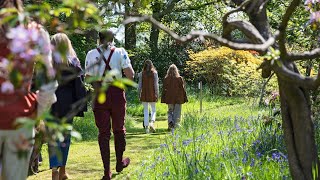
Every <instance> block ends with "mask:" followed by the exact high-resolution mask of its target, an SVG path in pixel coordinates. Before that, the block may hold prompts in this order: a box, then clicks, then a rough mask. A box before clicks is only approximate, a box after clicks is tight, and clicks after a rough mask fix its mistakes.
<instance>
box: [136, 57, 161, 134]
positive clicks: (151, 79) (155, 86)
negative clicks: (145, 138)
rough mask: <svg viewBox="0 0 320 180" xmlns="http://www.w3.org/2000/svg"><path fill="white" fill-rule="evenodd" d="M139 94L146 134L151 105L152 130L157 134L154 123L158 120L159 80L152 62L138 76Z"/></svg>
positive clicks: (148, 62)
mask: <svg viewBox="0 0 320 180" xmlns="http://www.w3.org/2000/svg"><path fill="white" fill-rule="evenodd" d="M138 77H139V83H138V85H139V86H138V93H139V98H140V101H141V102H142V105H143V114H144V120H143V126H144V128H145V130H146V133H147V134H148V133H149V104H150V106H151V122H150V130H151V132H153V133H154V132H155V131H156V130H155V128H154V122H155V120H156V102H157V101H158V97H159V78H158V73H157V71H156V69H155V67H154V66H153V63H152V61H150V60H146V61H145V62H144V65H143V69H142V72H140V73H139V74H138Z"/></svg>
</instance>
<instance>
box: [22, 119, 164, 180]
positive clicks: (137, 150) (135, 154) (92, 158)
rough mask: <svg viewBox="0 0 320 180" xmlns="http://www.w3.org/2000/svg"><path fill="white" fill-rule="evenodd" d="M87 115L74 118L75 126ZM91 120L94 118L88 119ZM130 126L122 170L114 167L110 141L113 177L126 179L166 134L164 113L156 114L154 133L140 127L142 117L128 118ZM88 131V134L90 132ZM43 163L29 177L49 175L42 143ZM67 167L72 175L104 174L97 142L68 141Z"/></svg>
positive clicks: (86, 136) (84, 176)
mask: <svg viewBox="0 0 320 180" xmlns="http://www.w3.org/2000/svg"><path fill="white" fill-rule="evenodd" d="M87 116H89V117H90V116H92V114H91V113H87V114H86V117H87ZM88 120H89V119H85V120H84V119H76V121H75V126H76V127H77V124H78V123H82V122H81V121H88ZM90 120H92V121H94V120H93V119H90ZM130 121H131V123H130V125H131V127H130V128H128V132H127V147H126V151H125V154H124V156H125V157H130V159H131V164H130V166H129V167H128V168H126V169H124V171H123V172H121V173H117V172H116V171H115V165H116V163H115V152H114V144H113V140H112V142H111V143H110V144H111V145H110V148H111V171H112V172H113V173H114V174H113V177H114V179H125V178H126V177H130V174H131V173H132V172H133V171H134V169H135V167H137V166H138V164H139V163H141V160H142V159H144V158H145V157H146V156H149V155H151V154H152V153H153V150H154V149H155V148H157V147H159V145H160V144H161V143H163V139H164V136H166V134H167V131H166V130H167V122H166V118H165V117H159V118H157V122H156V124H155V127H156V129H157V132H156V133H153V134H145V133H144V130H143V129H142V125H141V124H142V118H139V119H133V118H131V119H130ZM82 131H83V136H84V137H85V138H88V137H91V135H92V134H94V133H93V132H90V131H88V132H89V135H86V134H85V131H84V130H82ZM90 133H91V134H90ZM42 155H43V159H44V160H43V164H42V165H41V166H40V173H38V174H37V175H35V176H31V177H29V178H28V179H30V180H32V179H50V178H51V171H50V169H49V162H48V153H47V148H46V146H44V149H43V153H42ZM67 170H68V172H69V174H70V177H71V178H72V179H99V178H101V177H102V176H103V165H102V161H101V158H100V151H99V145H98V142H97V141H96V140H93V139H92V140H87V141H81V142H75V141H73V143H72V144H71V149H70V152H69V159H68V162H67Z"/></svg>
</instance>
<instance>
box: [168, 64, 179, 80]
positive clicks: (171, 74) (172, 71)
mask: <svg viewBox="0 0 320 180" xmlns="http://www.w3.org/2000/svg"><path fill="white" fill-rule="evenodd" d="M179 76H180V74H179V70H178V68H177V66H176V65H175V64H171V65H170V67H169V69H168V71H167V75H166V77H179Z"/></svg>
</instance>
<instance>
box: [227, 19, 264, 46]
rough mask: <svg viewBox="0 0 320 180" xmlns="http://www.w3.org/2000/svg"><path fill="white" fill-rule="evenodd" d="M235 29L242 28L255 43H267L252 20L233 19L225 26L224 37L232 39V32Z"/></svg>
mask: <svg viewBox="0 0 320 180" xmlns="http://www.w3.org/2000/svg"><path fill="white" fill-rule="evenodd" d="M235 29H238V30H240V31H241V32H242V33H243V34H244V35H245V36H246V37H247V39H249V40H250V41H251V43H253V44H262V43H265V40H264V38H263V37H262V35H261V34H260V32H259V31H258V30H257V29H256V27H254V26H253V25H252V24H251V23H250V22H247V21H233V22H228V23H227V24H225V25H224V27H223V35H222V37H224V38H227V39H229V40H230V39H231V32H232V31H233V30H235Z"/></svg>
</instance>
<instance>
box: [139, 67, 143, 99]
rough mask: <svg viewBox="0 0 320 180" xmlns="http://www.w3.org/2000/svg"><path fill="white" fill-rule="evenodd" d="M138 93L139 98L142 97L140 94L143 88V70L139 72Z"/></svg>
mask: <svg viewBox="0 0 320 180" xmlns="http://www.w3.org/2000/svg"><path fill="white" fill-rule="evenodd" d="M138 78H139V81H138V94H139V98H140V94H141V89H142V72H141V73H139V74H138Z"/></svg>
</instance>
